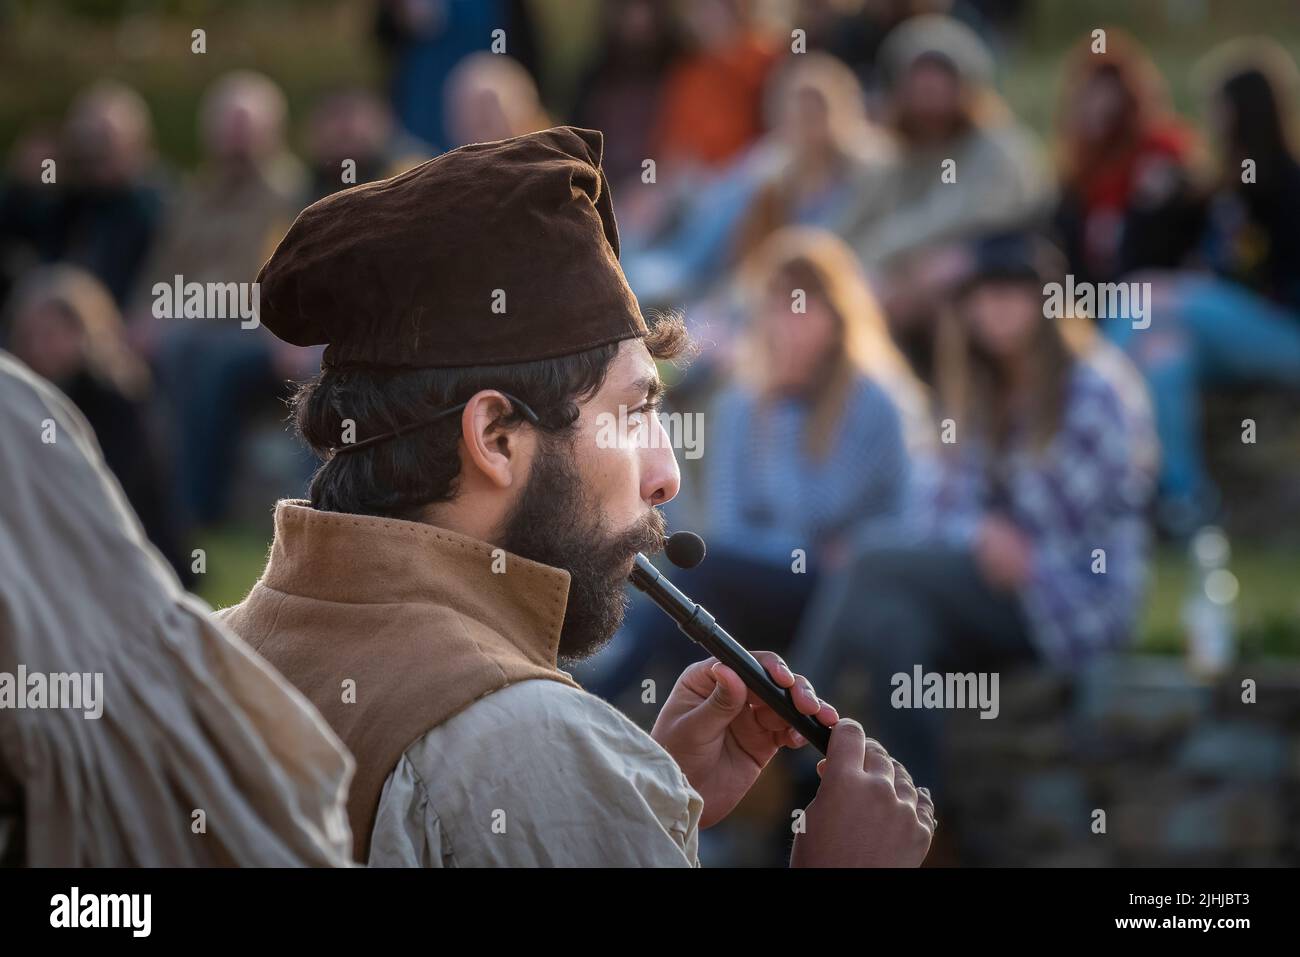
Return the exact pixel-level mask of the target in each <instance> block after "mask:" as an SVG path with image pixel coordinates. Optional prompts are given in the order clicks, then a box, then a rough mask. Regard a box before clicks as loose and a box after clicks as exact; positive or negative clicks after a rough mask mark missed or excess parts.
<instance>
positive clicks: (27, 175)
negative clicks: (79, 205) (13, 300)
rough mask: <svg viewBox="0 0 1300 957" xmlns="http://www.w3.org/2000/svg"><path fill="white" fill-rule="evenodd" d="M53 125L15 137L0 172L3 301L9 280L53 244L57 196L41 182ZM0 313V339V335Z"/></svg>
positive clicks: (54, 141)
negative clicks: (52, 236)
mask: <svg viewBox="0 0 1300 957" xmlns="http://www.w3.org/2000/svg"><path fill="white" fill-rule="evenodd" d="M59 150H60V144H59V137H58V133H57V131H56V130H55V129H53V128H52V127H50V126H47V125H45V124H41V123H37V124H33V125H32V126H30V127H28V128H27V129H25V130H23V131H22V132H21V133H20V134H19V135H18V138H17V139H16V140H15V141H14V144H13V147H12V148H11V149H10V151H9V155H8V156H7V157H6V159H5V168H4V170H3V172H0V304H3V303H5V302H8V300H9V291H10V289H12V288H13V286H14V284H15V283H16V282H17V281H18V280H19V279H20V278H21V277H22V276H23V275H25V274H26V273H27V271H28V270H30V269H34V268H35V267H36V266H37V264H39V263H40V262H41V260H42V258H43V256H44V255H45V251H46V250H47V249H50V248H52V247H53V245H54V244H53V242H52V241H51V239H50V237H51V235H52V233H53V232H54V229H53V226H54V221H55V214H56V212H57V209H58V203H59V199H58V195H57V193H56V192H55V191H54V190H52V189H51V188H50V184H49V183H47V182H42V179H43V178H44V177H45V176H46V174H47V170H48V168H49V167H48V163H49V161H50V160H54V161H55V163H56V164H57V162H58V160H59V158H60V157H59ZM3 322H4V316H3V314H0V337H3V336H4V332H5V329H4V326H3V325H2V323H3Z"/></svg>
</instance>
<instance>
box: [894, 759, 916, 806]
mask: <svg viewBox="0 0 1300 957" xmlns="http://www.w3.org/2000/svg"><path fill="white" fill-rule="evenodd" d="M889 760H890V761H891V762H893V765H894V793H895V794H897V795H898V799H899V800H900V801H904V802H906V803H908V804H910V805H912V806H913V807H916V806H917V804H918V803H919V795H918V794H917V792H916V785H915V784H913V783H912V776H911V775H910V774H908V773H907V768H905V767H903V765H902V763H901V762H900V761H899V760H898V759H897V758H890V759H889Z"/></svg>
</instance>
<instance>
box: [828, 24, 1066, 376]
mask: <svg viewBox="0 0 1300 957" xmlns="http://www.w3.org/2000/svg"><path fill="white" fill-rule="evenodd" d="M880 67H881V71H882V82H883V85H884V91H885V101H884V111H885V116H884V121H885V125H886V126H888V127H889V128H890V129H891V130H893V132H894V133H895V135H896V136H897V138H898V141H899V161H898V163H897V164H896V166H895V167H894V169H895V176H894V177H893V181H892V182H891V183H890V186H889V192H890V195H891V196H892V197H893V206H892V208H891V209H890V210H889V211H888V214H887V215H885V216H883V217H876V216H872V217H868V218H867V222H868V223H869V224H870V225H868V227H867V228H865V229H863V230H861V231H860V232H859V233H858V234H857V235H856V236H854V237H853V238H852V240H851V242H852V245H853V247H854V249H856V250H857V252H858V255H859V256H860V257H861V258H862V261H863V263H864V264H865V265H866V266H867V270H868V274H869V275H870V276H871V277H872V279H873V280H874V281H875V282H876V285H877V286H878V288H879V290H880V294H881V298H882V301H883V302H884V305H885V310H886V313H887V314H888V315H889V318H890V321H891V323H893V329H894V335H895V337H896V338H897V339H898V340H899V342H900V345H902V346H903V347H904V349H905V350H906V351H907V352H908V354H909V357H911V358H912V359H913V361H914V362H915V363H916V365H917V368H928V366H929V362H930V360H929V349H930V347H931V337H932V330H933V323H934V321H935V318H936V316H935V313H934V308H933V306H934V303H935V302H938V301H941V298H942V296H943V295H944V294H945V293H946V291H947V289H948V286H949V284H950V283H951V282H952V281H953V280H954V278H955V272H954V270H955V269H956V268H958V266H959V263H960V246H961V244H962V243H965V242H967V241H970V240H972V239H976V238H978V237H980V236H983V235H988V234H990V233H994V232H998V231H1006V230H1009V229H1016V228H1021V227H1022V226H1024V225H1026V224H1028V223H1032V222H1036V221H1037V220H1039V219H1041V218H1043V217H1045V216H1046V215H1047V213H1048V211H1049V208H1050V205H1051V197H1052V188H1051V182H1050V179H1049V177H1048V175H1047V172H1046V168H1045V165H1044V164H1043V162H1042V157H1041V154H1040V150H1039V146H1038V143H1037V142H1036V141H1035V138H1034V137H1033V136H1032V134H1030V133H1029V132H1028V131H1027V130H1026V129H1025V128H1024V127H1023V126H1021V124H1020V123H1019V122H1018V121H1017V120H1016V118H1015V117H1014V116H1013V115H1012V114H1011V113H1010V111H1009V110H1008V108H1007V106H1006V104H1005V103H1004V102H1003V101H1002V99H1001V97H999V96H998V94H997V93H996V91H995V90H994V88H993V60H992V58H991V56H990V54H989V50H988V48H987V47H986V46H985V44H984V42H983V41H982V40H981V39H980V38H979V37H978V36H977V35H976V34H975V32H974V31H972V30H971V29H970V28H969V27H967V26H965V25H963V24H961V23H959V22H957V21H956V20H953V19H950V18H948V17H942V16H922V17H915V18H913V19H910V20H907V21H905V22H904V23H903V24H902V25H901V26H899V27H897V28H896V29H895V30H894V31H893V32H892V33H891V34H890V35H889V37H888V38H887V39H886V40H885V43H884V46H883V47H882V48H881V51H880Z"/></svg>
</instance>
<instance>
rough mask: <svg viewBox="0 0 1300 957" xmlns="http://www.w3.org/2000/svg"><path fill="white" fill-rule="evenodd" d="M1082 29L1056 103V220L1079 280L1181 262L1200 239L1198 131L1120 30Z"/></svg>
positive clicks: (1146, 59)
mask: <svg viewBox="0 0 1300 957" xmlns="http://www.w3.org/2000/svg"><path fill="white" fill-rule="evenodd" d="M1093 43H1094V41H1093V39H1092V38H1091V37H1086V38H1084V39H1083V40H1081V41H1079V43H1078V44H1077V45H1076V46H1075V48H1074V50H1073V51H1071V53H1070V55H1069V56H1068V58H1067V59H1066V63H1065V67H1064V74H1065V78H1064V81H1063V83H1062V94H1061V103H1060V106H1059V108H1058V110H1057V114H1056V121H1057V144H1056V152H1057V164H1058V168H1059V170H1060V177H1061V198H1060V204H1059V206H1058V207H1057V210H1056V216H1055V226H1056V230H1057V233H1058V234H1059V236H1060V237H1061V240H1062V242H1063V244H1064V251H1065V254H1066V257H1067V258H1068V260H1069V265H1070V271H1071V272H1072V273H1073V274H1074V276H1075V280H1076V281H1077V282H1091V283H1099V282H1115V281H1116V280H1117V279H1119V278H1120V277H1121V276H1123V275H1124V274H1125V273H1128V272H1130V271H1132V270H1134V269H1139V268H1143V267H1156V266H1163V267H1173V266H1177V265H1178V264H1179V263H1180V262H1181V261H1182V259H1183V257H1184V256H1186V254H1187V252H1188V250H1189V247H1190V244H1191V243H1193V242H1194V241H1195V238H1196V223H1197V209H1198V204H1197V203H1196V202H1194V196H1193V173H1194V170H1193V159H1194V150H1195V146H1196V136H1195V134H1194V133H1193V131H1192V129H1191V128H1190V127H1189V126H1188V125H1187V124H1186V123H1184V122H1183V120H1182V119H1181V118H1179V117H1178V115H1177V114H1175V113H1174V112H1173V110H1172V109H1171V108H1170V106H1169V103H1168V98H1167V95H1166V92H1165V86H1164V80H1163V78H1162V77H1161V76H1160V74H1159V72H1158V71H1157V70H1156V66H1155V64H1154V63H1152V62H1151V59H1150V57H1149V56H1147V53H1146V51H1145V50H1143V49H1142V48H1141V47H1140V46H1139V45H1138V44H1137V43H1136V41H1134V40H1133V39H1132V38H1130V37H1129V36H1127V35H1126V34H1125V33H1123V32H1122V31H1119V30H1117V29H1114V28H1109V29H1107V31H1106V49H1105V51H1104V52H1102V53H1096V52H1094V51H1093V49H1092V47H1093Z"/></svg>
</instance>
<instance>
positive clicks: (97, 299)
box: [12, 264, 150, 399]
mask: <svg viewBox="0 0 1300 957" xmlns="http://www.w3.org/2000/svg"><path fill="white" fill-rule="evenodd" d="M42 306H55V307H57V308H58V309H59V310H60V311H61V312H62V313H63V314H64V315H65V316H67V317H68V318H69V319H70V320H71V321H72V322H73V323H75V324H76V326H77V328H78V329H79V330H80V331H81V333H82V336H83V342H84V345H83V359H84V361H85V364H86V369H87V371H88V372H89V373H90V374H91V375H92V376H94V377H95V378H97V379H99V380H100V381H102V382H104V383H106V384H108V385H111V386H113V387H114V388H116V389H117V390H118V391H119V392H121V393H122V394H123V395H125V396H127V397H129V398H132V399H140V398H143V397H144V396H145V395H146V394H147V393H148V391H149V386H150V382H149V370H148V367H147V366H146V365H145V364H144V362H143V361H142V360H141V359H140V358H139V357H138V356H137V355H136V354H135V353H134V352H132V351H131V348H130V346H129V345H128V344H127V341H126V329H125V327H124V326H123V324H122V315H121V313H120V312H119V311H118V308H117V304H116V303H115V302H113V297H112V295H111V294H110V293H109V291H108V290H107V289H106V288H105V287H104V284H103V283H101V282H100V281H99V280H98V279H96V278H95V277H94V276H93V275H91V274H90V273H88V272H86V271H85V270H84V269H80V268H78V267H76V266H69V265H63V264H61V265H56V266H46V267H44V268H42V269H38V270H36V271H35V272H33V273H32V274H31V275H30V276H28V277H27V278H26V279H25V280H24V281H23V282H22V283H21V284H20V285H19V287H18V288H17V289H16V290H15V291H14V294H13V314H12V315H13V319H14V321H15V322H16V321H17V320H18V317H19V316H21V315H22V314H23V313H25V312H27V311H29V310H31V309H36V308H39V307H42Z"/></svg>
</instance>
